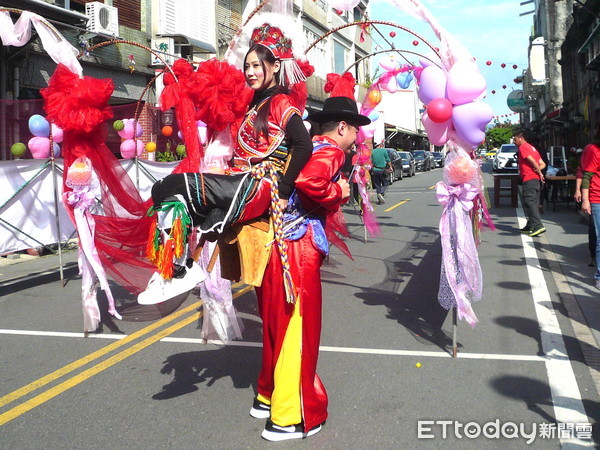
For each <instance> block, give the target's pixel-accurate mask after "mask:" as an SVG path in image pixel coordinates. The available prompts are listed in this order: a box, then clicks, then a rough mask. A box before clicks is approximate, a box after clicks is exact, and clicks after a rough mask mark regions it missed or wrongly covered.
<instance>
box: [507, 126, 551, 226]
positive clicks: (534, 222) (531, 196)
mask: <svg viewBox="0 0 600 450" xmlns="http://www.w3.org/2000/svg"><path fill="white" fill-rule="evenodd" d="M514 142H515V145H516V146H517V147H518V148H519V152H518V157H519V173H520V174H521V181H522V182H523V188H522V194H523V212H524V213H525V216H527V224H526V225H525V227H524V228H521V231H522V232H524V233H528V234H529V236H531V237H533V236H537V235H539V234H542V233H544V232H545V231H546V228H544V225H543V224H542V219H541V217H540V210H539V208H538V205H539V202H540V192H541V190H542V187H543V185H544V181H545V180H544V174H543V173H542V170H543V169H545V168H546V164H545V163H544V160H543V159H542V157H541V155H540V153H539V152H538V151H537V150H536V148H535V147H534V146H533V145H531V144H530V143H529V142H527V141H526V140H525V135H524V132H523V131H517V132H516V133H515V137H514Z"/></svg>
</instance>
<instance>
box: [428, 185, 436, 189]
mask: <svg viewBox="0 0 600 450" xmlns="http://www.w3.org/2000/svg"><path fill="white" fill-rule="evenodd" d="M436 186H437V185H435V184H434V185H433V186H431V187H430V188H429V189H435V187H436Z"/></svg>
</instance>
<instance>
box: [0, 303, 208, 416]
mask: <svg viewBox="0 0 600 450" xmlns="http://www.w3.org/2000/svg"><path fill="white" fill-rule="evenodd" d="M201 316H202V314H201V313H195V314H192V315H191V316H190V317H187V318H185V319H183V320H181V321H180V322H178V323H176V324H175V325H171V326H170V327H169V328H165V329H164V330H162V331H160V332H158V333H157V334H155V335H154V336H151V337H149V338H147V339H144V340H143V341H141V342H138V343H137V344H135V345H133V346H131V347H129V348H128V349H125V350H123V351H122V352H120V353H117V354H116V355H114V356H111V357H110V358H108V359H106V360H105V361H102V362H101V363H98V364H96V365H95V366H93V367H90V368H89V369H86V370H84V371H83V372H81V373H79V374H77V375H75V376H74V377H72V378H69V379H68V380H66V381H63V382H62V383H60V384H58V385H56V386H54V387H53V388H50V389H48V390H47V391H45V392H42V393H41V394H39V395H36V396H35V397H33V398H32V399H30V400H27V401H26V402H24V403H21V404H20V405H19V406H15V407H14V408H13V409H11V410H9V411H6V412H5V413H3V414H0V426H2V425H4V424H5V423H7V422H10V421H11V420H13V419H15V418H17V417H19V416H20V415H22V414H25V413H26V412H28V411H30V410H32V409H33V408H35V407H37V406H39V405H41V404H42V403H45V402H47V401H48V400H51V399H53V398H54V397H56V396H57V395H59V394H62V393H63V392H64V391H66V390H67V389H71V388H72V387H74V386H77V385H78V384H79V383H81V382H83V381H85V380H87V379H88V378H91V377H93V376H94V375H96V374H98V373H100V372H102V371H103V370H105V369H108V368H109V367H111V366H114V365H115V364H116V363H118V362H120V361H122V360H124V359H125V358H128V357H129V356H131V355H133V354H135V353H137V352H139V351H140V350H143V349H145V348H146V347H148V346H149V345H151V344H154V343H155V342H157V341H159V340H161V339H162V338H164V337H165V336H168V335H170V334H172V333H174V332H175V331H177V330H179V329H181V328H183V327H185V326H186V325H189V324H190V323H192V322H194V321H197V320H198V319H199V318H200V317H201Z"/></svg>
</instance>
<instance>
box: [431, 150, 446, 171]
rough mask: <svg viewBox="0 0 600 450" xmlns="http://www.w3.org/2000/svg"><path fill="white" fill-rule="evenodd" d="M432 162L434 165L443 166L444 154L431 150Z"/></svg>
mask: <svg viewBox="0 0 600 450" xmlns="http://www.w3.org/2000/svg"><path fill="white" fill-rule="evenodd" d="M433 162H434V166H435V167H444V164H445V162H446V155H444V154H443V153H442V152H433Z"/></svg>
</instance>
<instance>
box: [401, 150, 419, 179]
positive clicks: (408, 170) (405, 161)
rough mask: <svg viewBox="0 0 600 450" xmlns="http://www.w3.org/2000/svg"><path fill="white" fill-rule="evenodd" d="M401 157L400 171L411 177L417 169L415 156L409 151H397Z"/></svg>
mask: <svg viewBox="0 0 600 450" xmlns="http://www.w3.org/2000/svg"><path fill="white" fill-rule="evenodd" d="M398 154H399V155H400V157H401V158H402V172H403V173H404V175H406V176H407V177H412V176H414V175H415V172H416V171H417V168H416V163H415V157H414V156H413V154H412V153H411V152H398Z"/></svg>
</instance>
